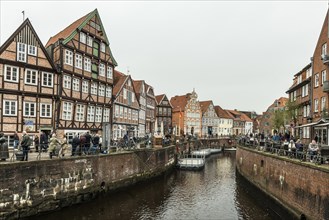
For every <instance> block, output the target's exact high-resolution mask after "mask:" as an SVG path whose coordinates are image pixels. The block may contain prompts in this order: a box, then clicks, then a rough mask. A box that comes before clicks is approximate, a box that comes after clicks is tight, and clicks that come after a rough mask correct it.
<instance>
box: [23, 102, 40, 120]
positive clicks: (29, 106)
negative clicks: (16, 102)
mask: <svg viewBox="0 0 329 220" xmlns="http://www.w3.org/2000/svg"><path fill="white" fill-rule="evenodd" d="M23 104H24V107H23V116H25V117H35V115H36V111H37V108H36V107H37V104H36V103H35V102H24V103H23ZM32 108H34V111H33V112H32V113H31V109H32Z"/></svg>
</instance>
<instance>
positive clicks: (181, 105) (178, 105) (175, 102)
mask: <svg viewBox="0 0 329 220" xmlns="http://www.w3.org/2000/svg"><path fill="white" fill-rule="evenodd" d="M190 95H191V94H190V93H187V94H186V95H181V96H177V95H176V96H174V97H172V98H171V99H170V103H171V105H172V107H173V112H179V111H182V112H183V111H184V110H185V106H186V105H187V101H188V100H189V99H190Z"/></svg>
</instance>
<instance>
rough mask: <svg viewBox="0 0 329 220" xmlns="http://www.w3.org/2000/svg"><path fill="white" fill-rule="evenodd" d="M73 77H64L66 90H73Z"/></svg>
mask: <svg viewBox="0 0 329 220" xmlns="http://www.w3.org/2000/svg"><path fill="white" fill-rule="evenodd" d="M71 80H72V78H71V76H69V75H64V76H63V88H65V89H71Z"/></svg>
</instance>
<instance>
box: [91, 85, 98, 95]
mask: <svg viewBox="0 0 329 220" xmlns="http://www.w3.org/2000/svg"><path fill="white" fill-rule="evenodd" d="M90 94H92V95H97V83H95V82H93V83H91V86H90Z"/></svg>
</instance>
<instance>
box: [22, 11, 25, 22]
mask: <svg viewBox="0 0 329 220" xmlns="http://www.w3.org/2000/svg"><path fill="white" fill-rule="evenodd" d="M22 14H23V21H24V20H25V11H22Z"/></svg>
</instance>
